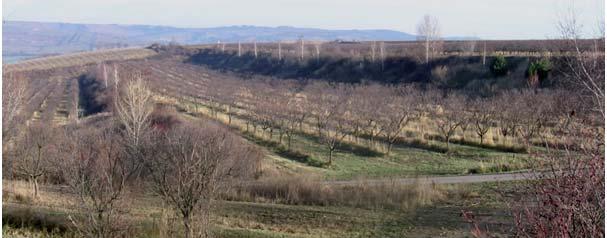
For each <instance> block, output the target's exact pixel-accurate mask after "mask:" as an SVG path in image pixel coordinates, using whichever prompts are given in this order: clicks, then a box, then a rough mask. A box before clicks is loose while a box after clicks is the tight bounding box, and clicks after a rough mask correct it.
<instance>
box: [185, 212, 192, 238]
mask: <svg viewBox="0 0 607 238" xmlns="http://www.w3.org/2000/svg"><path fill="white" fill-rule="evenodd" d="M183 228H184V230H185V235H184V237H185V238H191V237H192V224H190V217H189V216H186V217H184V218H183Z"/></svg>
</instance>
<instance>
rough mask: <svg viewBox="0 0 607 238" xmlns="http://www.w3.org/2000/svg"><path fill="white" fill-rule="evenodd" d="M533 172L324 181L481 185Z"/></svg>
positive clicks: (511, 179) (525, 178)
mask: <svg viewBox="0 0 607 238" xmlns="http://www.w3.org/2000/svg"><path fill="white" fill-rule="evenodd" d="M535 175H536V174H535V173H534V172H521V173H503V174H479V175H461V176H419V177H415V178H395V179H367V180H364V181H357V180H345V181H325V182H323V183H324V184H327V185H356V184H361V183H365V184H369V185H373V184H382V183H398V184H414V183H434V184H457V183H482V182H499V181H513V180H527V179H530V178H533V177H534V176H535Z"/></svg>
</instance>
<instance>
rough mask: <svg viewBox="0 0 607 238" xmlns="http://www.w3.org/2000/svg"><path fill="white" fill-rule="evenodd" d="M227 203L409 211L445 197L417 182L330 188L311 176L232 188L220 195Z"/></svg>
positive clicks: (440, 191) (361, 183)
mask: <svg viewBox="0 0 607 238" xmlns="http://www.w3.org/2000/svg"><path fill="white" fill-rule="evenodd" d="M223 198H224V199H227V200H236V201H249V202H269V203H282V204H291V205H320V206H349V207H360V208H398V209H405V210H406V209H412V208H415V207H417V206H426V205H431V204H432V203H433V202H435V201H439V200H442V199H444V198H445V190H443V189H442V188H441V187H440V186H437V185H435V184H430V183H424V182H421V180H420V181H418V182H416V183H414V184H402V183H399V182H397V181H385V182H376V181H374V182H368V181H365V180H360V181H358V182H356V183H354V184H348V185H332V184H327V183H323V182H321V181H320V180H319V179H318V178H316V177H312V176H289V177H274V178H267V179H264V180H262V181H259V182H256V183H251V184H244V185H241V186H237V187H234V188H233V189H231V190H230V191H227V192H225V193H224V194H223Z"/></svg>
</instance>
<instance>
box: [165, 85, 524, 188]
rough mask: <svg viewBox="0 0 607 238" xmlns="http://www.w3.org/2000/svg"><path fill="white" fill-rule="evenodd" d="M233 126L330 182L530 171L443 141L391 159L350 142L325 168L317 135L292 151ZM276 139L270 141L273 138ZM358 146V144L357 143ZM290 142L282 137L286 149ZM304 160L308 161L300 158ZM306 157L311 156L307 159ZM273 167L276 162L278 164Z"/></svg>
mask: <svg viewBox="0 0 607 238" xmlns="http://www.w3.org/2000/svg"><path fill="white" fill-rule="evenodd" d="M161 100H163V101H165V102H170V103H174V104H177V105H178V107H179V108H180V109H181V110H183V111H184V113H187V114H189V115H190V116H193V117H209V118H213V119H216V120H218V121H221V122H223V123H225V124H227V123H228V117H227V115H226V114H225V113H224V112H217V111H216V112H215V113H216V114H213V112H211V111H210V110H209V108H208V107H207V106H206V105H204V104H199V103H194V102H191V101H184V100H179V101H176V100H174V99H171V98H168V97H162V98H161ZM230 126H231V127H232V128H234V129H236V130H238V131H240V132H241V134H242V135H243V136H244V137H245V138H247V139H248V140H250V141H252V142H255V143H256V144H258V145H260V146H263V147H265V148H266V149H267V150H268V151H270V152H273V153H271V155H270V156H269V159H268V160H267V161H266V162H269V163H270V165H266V166H268V167H273V166H274V167H276V168H278V169H283V170H284V169H286V170H289V171H294V172H298V171H299V172H301V171H306V173H313V174H317V175H320V176H323V177H325V178H326V179H337V180H344V179H353V178H386V177H408V176H416V175H453V174H469V173H497V172H508V171H516V170H522V169H526V168H529V166H530V162H531V161H530V158H529V156H528V155H526V154H520V153H509V152H501V151H498V150H494V149H490V148H484V147H477V146H470V145H463V144H452V145H451V148H452V151H454V152H451V153H450V154H446V153H444V152H443V151H440V150H437V149H436V148H442V147H443V146H444V143H443V142H440V141H434V140H428V142H427V144H424V145H423V146H419V145H411V144H404V143H400V144H397V145H395V146H394V148H393V151H392V153H391V154H390V155H389V156H388V155H386V154H384V153H381V152H377V151H381V148H382V146H385V145H384V144H383V143H379V144H377V145H376V146H375V147H377V149H376V150H369V149H368V147H366V146H365V141H366V142H368V140H364V139H361V138H358V139H350V140H348V141H346V143H343V144H342V145H341V146H340V147H339V148H338V149H337V151H336V152H335V153H334V159H333V163H332V164H331V165H328V164H326V161H327V157H328V149H327V148H326V146H325V145H323V144H322V143H321V142H320V141H319V140H318V137H317V136H315V135H314V133H312V132H310V133H307V132H306V133H301V132H300V133H296V134H295V135H294V136H293V138H292V142H291V148H290V149H289V150H288V151H286V146H285V145H279V143H278V141H279V139H278V138H279V135H278V132H277V131H276V130H274V132H273V133H272V135H271V136H270V134H269V130H266V131H265V132H262V131H261V129H259V128H258V129H257V131H255V132H254V131H253V127H252V126H249V131H248V132H247V131H246V118H245V117H243V116H232V122H231V124H230ZM270 137H271V138H270ZM355 141H358V143H356V142H355ZM285 143H286V139H285V138H283V144H285ZM301 155H305V156H301ZM301 157H307V158H305V159H302V158H301ZM274 163H277V164H275V165H274Z"/></svg>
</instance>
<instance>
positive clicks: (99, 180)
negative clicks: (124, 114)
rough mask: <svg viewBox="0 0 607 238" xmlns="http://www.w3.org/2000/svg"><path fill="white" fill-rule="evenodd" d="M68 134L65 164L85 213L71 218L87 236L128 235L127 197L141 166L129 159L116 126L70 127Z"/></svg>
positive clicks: (69, 178)
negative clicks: (127, 192) (129, 184)
mask: <svg viewBox="0 0 607 238" xmlns="http://www.w3.org/2000/svg"><path fill="white" fill-rule="evenodd" d="M64 136H65V137H64V138H63V142H64V143H63V145H62V155H63V158H64V160H63V161H62V162H63V164H62V165H63V166H62V167H63V168H64V170H65V173H66V176H65V177H66V180H67V184H68V185H69V187H70V188H71V190H72V191H73V192H74V193H75V194H77V195H78V198H79V205H80V206H79V207H80V210H79V212H80V213H81V214H73V215H70V221H71V222H72V224H73V225H74V226H75V228H76V230H77V232H78V233H79V234H80V235H82V236H85V237H118V236H123V235H125V234H126V232H127V231H128V228H129V226H128V222H127V219H125V218H124V216H123V215H124V213H125V211H124V210H125V209H126V206H125V204H123V202H124V200H123V198H124V196H125V193H126V190H127V184H128V181H129V179H130V178H131V177H132V176H133V175H134V174H135V172H136V171H137V170H138V167H137V165H134V164H133V163H130V162H129V161H128V156H127V154H126V152H125V149H124V146H123V144H124V143H123V139H122V138H121V137H120V136H119V134H118V133H117V132H116V131H115V130H114V129H113V128H112V127H104V128H100V129H95V128H87V129H80V130H67V131H66V133H65V134H64Z"/></svg>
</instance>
